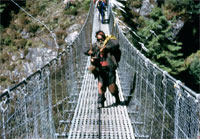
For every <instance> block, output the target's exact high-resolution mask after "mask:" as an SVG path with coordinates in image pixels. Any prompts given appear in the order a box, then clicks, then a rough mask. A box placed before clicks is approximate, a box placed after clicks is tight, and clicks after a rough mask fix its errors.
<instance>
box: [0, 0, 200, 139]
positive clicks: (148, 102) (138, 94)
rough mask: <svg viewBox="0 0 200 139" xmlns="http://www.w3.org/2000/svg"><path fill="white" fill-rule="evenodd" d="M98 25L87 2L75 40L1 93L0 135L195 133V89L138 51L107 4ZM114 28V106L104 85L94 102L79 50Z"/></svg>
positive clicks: (159, 138)
mask: <svg viewBox="0 0 200 139" xmlns="http://www.w3.org/2000/svg"><path fill="white" fill-rule="evenodd" d="M107 15H108V16H109V24H101V23H100V21H99V19H98V12H97V10H96V9H95V7H94V5H93V3H92V2H91V5H90V10H89V12H88V16H87V19H86V21H85V23H84V25H83V27H82V29H81V31H80V33H79V35H78V37H77V38H76V39H75V40H74V42H73V43H72V44H71V45H70V46H67V48H66V50H64V51H63V52H62V53H60V54H59V55H58V56H57V57H56V58H54V59H52V60H51V61H50V62H49V63H47V64H46V65H45V66H44V67H42V68H41V69H39V70H38V71H37V72H35V73H33V74H32V75H30V76H29V77H27V78H26V79H24V80H23V81H22V82H20V83H19V84H17V85H16V86H14V87H12V88H8V89H6V90H5V91H4V92H3V94H1V95H0V138H3V139H10V138H69V139H96V138H102V139H134V138H144V139H146V138H152V139H171V138H174V139H197V138H198V137H199V133H200V132H199V131H200V128H199V124H200V123H199V121H200V120H199V117H200V104H199V102H200V95H199V94H197V93H195V92H193V91H192V90H190V89H189V88H187V87H186V86H184V85H183V84H182V83H181V82H180V81H177V80H176V79H174V78H173V77H171V76H170V75H169V74H168V73H167V72H165V71H163V70H161V69H160V68H158V67H157V66H156V65H155V64H153V63H152V62H151V61H150V60H149V59H147V58H146V57H145V56H144V55H143V54H141V53H140V51H138V50H137V49H136V48H135V47H134V46H133V45H132V44H131V43H130V42H129V41H128V39H127V38H126V37H125V36H124V34H123V31H122V30H121V28H120V26H119V24H118V22H117V20H116V18H115V17H114V14H113V12H112V8H111V7H110V6H109V7H108V10H107ZM99 29H101V30H103V31H105V33H106V34H112V35H115V36H116V37H117V38H118V40H119V43H120V48H121V51H122V58H121V61H120V63H119V68H118V70H117V84H118V86H119V90H120V94H119V95H120V100H121V101H122V102H123V103H122V104H121V105H119V106H114V105H112V104H113V103H114V98H113V96H111V95H110V93H109V92H108V91H107V92H106V98H107V99H106V102H105V108H102V109H100V110H98V109H97V81H96V80H95V79H94V77H93V75H92V74H90V73H89V72H88V71H87V67H88V66H89V65H90V59H89V58H88V57H87V56H84V54H83V52H84V50H85V49H86V48H87V47H88V46H89V44H90V43H91V42H92V43H93V42H95V41H96V40H95V37H94V36H95V32H96V31H97V30H99Z"/></svg>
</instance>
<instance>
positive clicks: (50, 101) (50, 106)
mask: <svg viewBox="0 0 200 139" xmlns="http://www.w3.org/2000/svg"><path fill="white" fill-rule="evenodd" d="M49 68H50V67H49ZM47 72H48V75H47V82H48V105H49V106H48V107H49V124H50V128H49V130H50V133H51V139H52V138H54V136H53V137H52V133H55V131H54V128H53V127H54V125H53V121H52V119H53V116H52V109H53V108H52V88H51V73H50V69H48V71H47Z"/></svg>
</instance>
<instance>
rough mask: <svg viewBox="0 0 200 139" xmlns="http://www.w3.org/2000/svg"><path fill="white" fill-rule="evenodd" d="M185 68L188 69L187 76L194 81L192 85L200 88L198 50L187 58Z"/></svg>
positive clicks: (199, 55)
mask: <svg viewBox="0 0 200 139" xmlns="http://www.w3.org/2000/svg"><path fill="white" fill-rule="evenodd" d="M185 66H186V67H187V68H188V70H189V74H190V75H191V76H192V77H193V79H194V82H193V83H196V85H199V86H200V50H198V51H197V52H196V53H193V54H192V55H190V56H189V57H187V59H186V60H185Z"/></svg>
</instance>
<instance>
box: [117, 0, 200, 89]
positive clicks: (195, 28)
mask: <svg viewBox="0 0 200 139" xmlns="http://www.w3.org/2000/svg"><path fill="white" fill-rule="evenodd" d="M144 1H145V0H134V1H132V0H127V1H126V2H122V3H123V4H124V5H125V8H124V10H125V11H126V13H124V12H120V11H118V10H116V11H117V13H118V16H119V19H120V20H122V21H124V22H125V23H126V25H127V26H129V28H131V31H130V32H128V33H127V36H128V38H129V40H130V41H131V42H132V43H133V44H134V46H135V47H137V48H138V49H139V50H141V51H142V53H144V54H145V55H146V56H147V57H148V58H149V59H151V60H152V61H153V62H154V63H156V64H157V65H158V66H159V67H160V68H162V69H163V70H165V71H167V72H168V73H170V74H171V75H172V76H174V77H175V78H176V79H178V80H181V81H182V82H183V83H185V84H186V85H187V86H188V87H190V88H191V89H193V90H194V91H197V92H199V90H200V68H199V67H200V58H199V57H200V55H199V51H200V49H199V48H200V46H199V44H200V42H199V14H200V2H199V1H198V0H181V1H177V0H167V1H157V2H156V1H155V0H149V5H147V6H146V9H150V11H151V12H149V13H148V14H146V15H143V16H142V15H141V13H142V12H144V11H142V10H143V9H142V7H143V6H144V3H143V2H144ZM146 1H147V0H146ZM152 7H153V8H152ZM180 23H182V24H183V26H181V24H180ZM176 26H180V27H179V28H178V29H177V28H176ZM136 34H137V35H136ZM139 42H140V43H139ZM141 43H143V44H144V46H145V48H146V49H142V47H141ZM188 59H189V60H188ZM191 81H192V82H191Z"/></svg>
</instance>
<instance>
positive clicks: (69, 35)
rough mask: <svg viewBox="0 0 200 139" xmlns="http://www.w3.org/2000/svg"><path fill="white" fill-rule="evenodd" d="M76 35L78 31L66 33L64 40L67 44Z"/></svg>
mask: <svg viewBox="0 0 200 139" xmlns="http://www.w3.org/2000/svg"><path fill="white" fill-rule="evenodd" d="M77 36H78V31H75V32H72V33H70V34H68V35H67V37H66V38H65V42H66V43H67V44H71V43H72V42H73V41H74V40H75V38H76V37H77Z"/></svg>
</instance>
